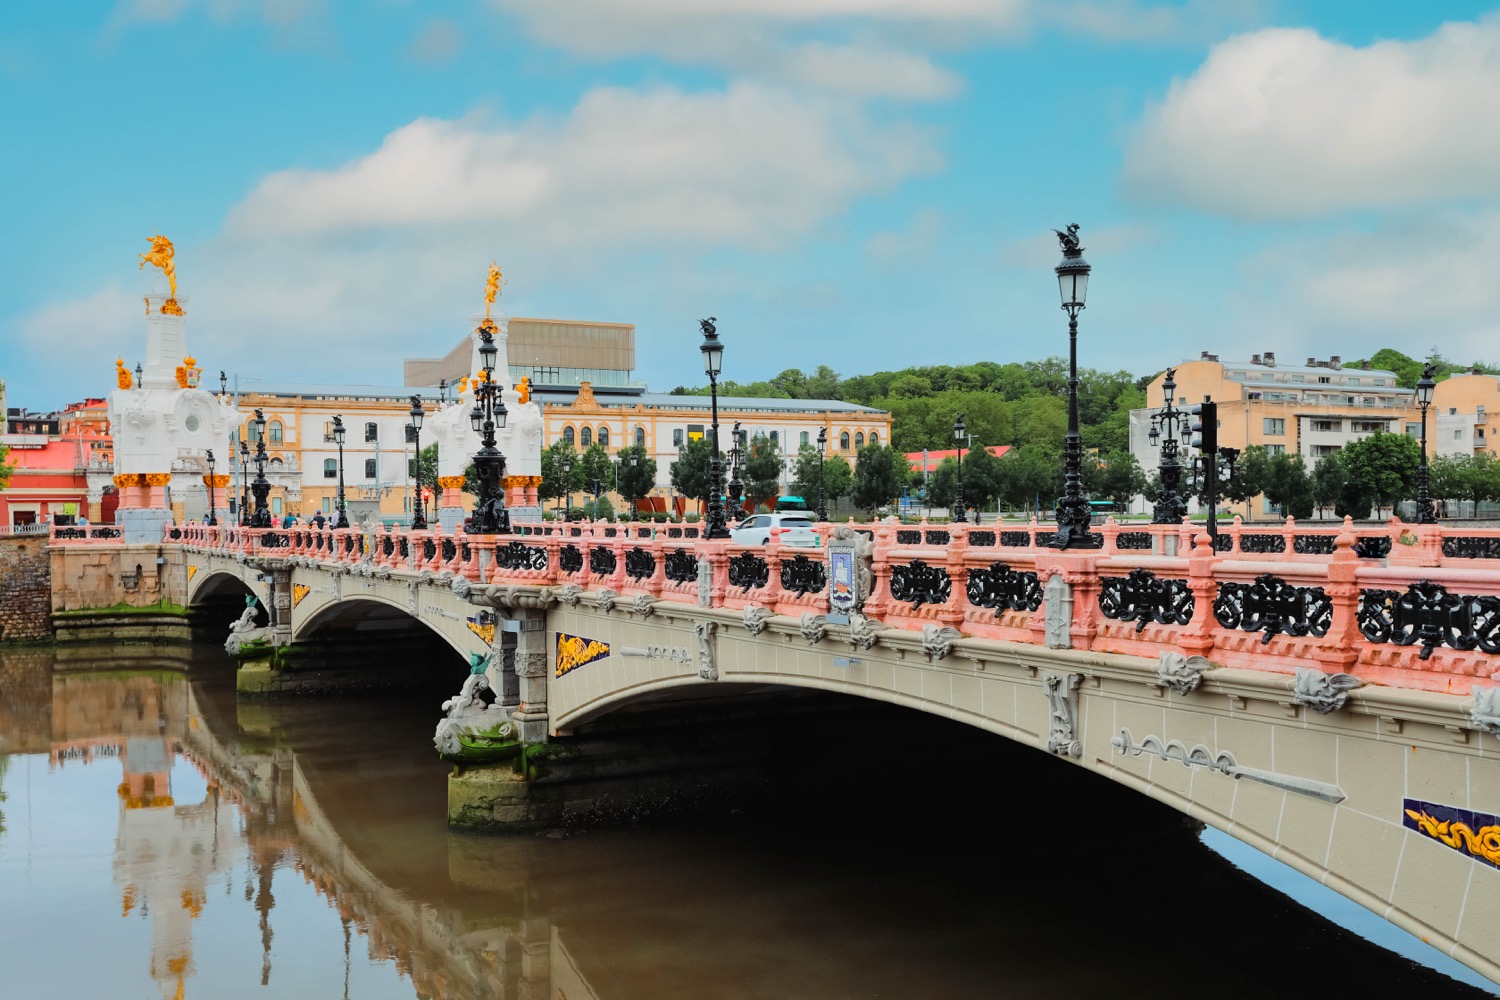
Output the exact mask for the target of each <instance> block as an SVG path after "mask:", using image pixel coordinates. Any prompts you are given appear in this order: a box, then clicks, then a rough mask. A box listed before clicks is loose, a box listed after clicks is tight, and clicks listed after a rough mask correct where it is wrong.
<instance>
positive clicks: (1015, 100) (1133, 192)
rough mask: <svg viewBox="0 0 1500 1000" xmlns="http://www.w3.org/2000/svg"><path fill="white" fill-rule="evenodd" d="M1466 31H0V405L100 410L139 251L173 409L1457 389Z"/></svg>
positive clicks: (1477, 66)
mask: <svg viewBox="0 0 1500 1000" xmlns="http://www.w3.org/2000/svg"><path fill="white" fill-rule="evenodd" d="M1496 93H1500V10H1497V9H1494V8H1491V7H1489V6H1488V5H1485V4H1479V3H1466V2H1463V0H1446V2H1444V3H1441V4H1417V3H1411V2H1399V3H1398V2H1385V0H1363V2H1353V0H1350V2H1342V0H1201V2H1200V0H1186V2H1160V3H1154V2H1152V0H427V2H418V0H358V2H355V0H348V2H344V0H69V2H67V3H46V4H39V3H31V4H21V3H12V4H7V5H6V9H5V11H4V13H3V14H0V128H3V132H0V135H3V138H0V218H3V220H4V226H5V230H6V233H7V237H8V244H9V245H8V250H7V252H6V253H5V254H4V256H3V258H0V259H3V262H4V265H5V266H4V268H3V270H0V379H4V380H5V381H6V383H7V387H8V392H9V402H10V405H12V406H17V405H20V406H27V407H30V408H33V409H50V408H53V407H57V406H61V405H63V404H64V403H66V402H69V401H72V400H75V399H79V398H82V397H84V396H87V395H98V394H102V393H104V392H106V391H107V390H108V389H109V388H110V387H111V386H112V383H113V374H114V361H115V358H116V357H121V358H123V359H124V360H125V361H126V363H127V365H128V366H130V367H133V366H134V363H135V362H136V361H138V360H140V358H141V356H142V355H143V353H144V349H145V321H144V307H143V305H142V299H141V297H142V296H143V295H144V294H146V293H148V292H155V291H164V290H165V282H164V280H163V279H162V278H161V275H160V272H158V271H156V270H154V269H152V268H150V267H148V268H146V269H145V270H140V269H139V268H138V267H137V255H138V254H140V253H142V252H144V251H145V250H146V249H147V248H148V243H147V237H148V236H151V235H152V234H155V233H162V234H164V235H166V236H168V237H170V238H171V239H172V241H173V242H174V244H175V245H176V266H177V276H178V285H179V299H181V300H182V301H183V302H184V305H185V308H186V311H187V322H188V344H189V347H190V349H191V350H192V352H193V353H194V355H195V356H196V357H197V359H198V361H199V363H200V364H201V365H202V366H203V367H204V368H205V369H206V370H207V371H208V372H209V373H210V375H211V380H215V379H212V376H213V375H214V374H216V372H217V370H219V369H225V370H227V371H228V372H229V373H230V374H231V376H233V375H236V374H238V375H240V376H241V377H245V378H258V379H285V380H295V381H310V380H319V381H323V380H327V381H336V382H351V383H378V384H396V383H399V381H400V380H401V359H402V358H404V357H410V356H423V357H432V356H441V355H442V354H444V353H445V352H446V351H447V350H448V349H449V348H450V347H452V346H453V345H454V344H455V343H457V342H458V341H459V339H460V338H462V337H463V336H464V335H466V333H467V332H468V331H469V329H470V328H471V327H472V322H471V321H472V319H473V317H474V316H475V315H477V314H478V313H480V312H481V311H482V309H483V305H484V304H483V291H484V281H485V274H486V269H487V267H488V265H489V263H490V262H491V261H492V260H493V261H497V262H498V263H499V264H500V266H501V267H502V268H503V269H504V272H505V279H506V285H505V288H504V292H503V296H502V298H501V300H500V302H499V308H500V309H501V310H503V311H504V312H505V313H506V314H508V315H514V316H532V317H547V318H557V319H573V320H594V321H603V322H626V323H634V324H636V347H637V377H638V378H640V379H643V380H645V381H646V382H647V383H648V384H649V385H650V386H651V387H652V388H653V389H661V390H665V389H670V388H671V387H673V386H675V385H678V384H686V385H703V384H704V383H705V382H706V379H705V378H704V376H703V373H702V369H701V366H700V354H699V351H698V345H699V343H700V342H701V336H700V333H699V329H698V320H699V319H700V318H702V317H705V316H715V317H717V319H718V329H719V332H720V335H721V337H722V340H723V342H724V344H725V353H724V375H723V377H724V378H726V379H733V380H735V381H739V382H750V381H755V380H759V379H765V378H769V377H771V376H773V375H775V374H776V373H778V372H780V371H782V370H783V369H785V368H790V367H799V368H802V369H804V370H806V371H811V370H812V369H814V368H815V367H816V366H818V365H820V364H826V365H829V366H831V367H832V368H834V369H835V370H836V371H838V372H840V373H842V374H844V375H846V376H847V375H855V374H863V373H868V372H872V371H877V370H884V369H899V368H904V367H908V366H911V365H922V364H963V363H970V362H974V361H982V360H989V361H997V362H1001V363H1004V362H1010V361H1027V360H1039V359H1042V358H1045V357H1048V356H1058V355H1066V353H1067V325H1066V317H1065V316H1064V314H1063V313H1062V311H1061V310H1060V308H1059V303H1058V298H1057V285H1056V281H1055V279H1054V277H1053V275H1052V268H1053V267H1054V266H1055V265H1056V263H1057V261H1058V259H1059V253H1058V244H1057V239H1056V237H1055V236H1054V235H1053V233H1052V230H1053V229H1062V228H1064V227H1065V226H1067V225H1068V224H1069V223H1078V224H1079V225H1080V227H1081V231H1080V234H1081V236H1082V240H1083V244H1084V246H1085V248H1086V250H1085V256H1086V257H1087V259H1088V260H1089V262H1090V263H1091V264H1092V265H1093V267H1094V273H1093V277H1092V281H1091V284H1090V293H1089V300H1088V308H1087V310H1086V311H1085V312H1084V314H1083V315H1082V317H1081V319H1080V333H1079V363H1080V365H1082V366H1084V367H1091V368H1098V369H1106V370H1116V369H1125V370H1128V371H1131V372H1133V373H1135V374H1137V375H1144V374H1152V373H1155V372H1157V371H1159V370H1161V369H1162V368H1164V367H1166V366H1168V365H1170V364H1173V363H1175V362H1177V361H1180V360H1183V359H1185V358H1190V357H1192V358H1196V357H1198V356H1199V353H1200V352H1202V351H1210V352H1212V353H1215V354H1219V355H1221V356H1222V357H1224V358H1225V359H1226V360H1228V359H1244V358H1246V357H1248V355H1249V354H1251V353H1252V352H1253V353H1263V352H1265V351H1268V350H1269V351H1274V352H1278V354H1279V356H1280V357H1282V358H1286V359H1291V360H1294V361H1297V362H1299V363H1300V362H1301V361H1303V360H1304V359H1305V358H1307V357H1311V356H1316V357H1319V358H1326V357H1328V356H1329V355H1332V354H1337V355H1340V356H1342V357H1343V358H1344V359H1346V360H1348V359H1352V358H1358V357H1364V356H1368V355H1369V354H1371V353H1373V352H1374V351H1375V350H1377V349H1379V348H1380V347H1383V346H1390V347H1395V348H1397V349H1398V350H1401V351H1404V352H1405V353H1407V354H1410V355H1413V356H1425V355H1426V354H1428V353H1429V352H1430V351H1431V350H1433V349H1434V348H1436V349H1437V350H1439V351H1440V352H1441V353H1443V354H1444V355H1445V356H1447V357H1448V358H1449V359H1451V360H1454V361H1458V362H1463V363H1468V362H1472V361H1486V362H1491V363H1493V362H1495V361H1497V360H1500V350H1497V349H1496V348H1495V346H1494V345H1495V343H1496V340H1495V334H1496V333H1497V332H1500V323H1497V320H1496V316H1497V315H1500V312H1497V307H1500V282H1497V281H1495V280H1494V279H1493V275H1494V274H1495V273H1496V271H1497V270H1500V170H1497V169H1496V166H1497V164H1500V101H1496V100H1495V99H1494V95H1495V94H1496Z"/></svg>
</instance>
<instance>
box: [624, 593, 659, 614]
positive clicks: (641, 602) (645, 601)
mask: <svg viewBox="0 0 1500 1000" xmlns="http://www.w3.org/2000/svg"><path fill="white" fill-rule="evenodd" d="M630 610H631V611H633V612H635V613H636V614H638V615H640V616H641V617H642V618H650V617H651V612H653V611H655V610H656V601H655V600H653V599H652V597H651V595H650V594H636V595H635V597H633V598H632V599H631V601H630Z"/></svg>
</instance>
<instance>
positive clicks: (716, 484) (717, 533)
mask: <svg viewBox="0 0 1500 1000" xmlns="http://www.w3.org/2000/svg"><path fill="white" fill-rule="evenodd" d="M717 322H718V320H717V319H716V318H715V317H713V316H710V317H708V319H701V320H699V321H698V327H699V328H700V329H701V330H702V331H703V343H702V344H701V345H699V347H698V350H700V351H702V352H703V371H704V373H705V374H706V375H707V376H708V393H709V407H710V413H711V416H712V418H713V419H712V421H711V422H712V425H713V435H714V439H713V444H714V450H713V454H712V455H710V456H709V459H708V480H709V488H710V489H711V490H712V493H710V495H709V498H708V531H707V532H706V533H705V534H704V536H703V537H704V538H708V539H715V538H728V537H729V526H728V525H727V524H726V523H725V521H724V466H723V464H722V463H721V462H720V461H719V372H721V371H723V370H724V345H723V344H721V343H719V331H718V327H716V326H715V325H714V324H715V323H717Z"/></svg>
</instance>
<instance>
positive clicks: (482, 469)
mask: <svg viewBox="0 0 1500 1000" xmlns="http://www.w3.org/2000/svg"><path fill="white" fill-rule="evenodd" d="M499 355H500V348H498V347H496V346H495V328H494V326H493V325H492V324H488V323H486V324H484V325H483V326H481V327H480V328H479V361H480V364H481V365H482V366H483V371H482V372H481V373H480V380H479V385H478V386H476V387H475V389H474V407H473V409H471V410H470V411H469V426H470V427H471V428H473V430H475V431H476V432H477V433H478V434H479V435H480V438H479V450H478V451H476V452H475V453H474V478H475V479H476V480H477V481H478V485H479V501H478V503H476V504H475V505H474V513H472V514H470V515H469V518H468V520H467V521H466V522H465V523H464V530H465V531H468V532H469V533H470V534H471V535H504V534H509V533H510V511H508V510H506V509H505V485H504V484H505V456H504V455H503V454H501V452H500V449H499V448H497V447H496V446H495V443H496V438H495V431H496V430H503V429H504V428H505V419H506V416H507V413H508V411H507V410H506V408H505V400H504V399H503V398H502V397H501V395H500V385H499V383H497V382H496V381H495V361H496V359H497V358H498V357H499Z"/></svg>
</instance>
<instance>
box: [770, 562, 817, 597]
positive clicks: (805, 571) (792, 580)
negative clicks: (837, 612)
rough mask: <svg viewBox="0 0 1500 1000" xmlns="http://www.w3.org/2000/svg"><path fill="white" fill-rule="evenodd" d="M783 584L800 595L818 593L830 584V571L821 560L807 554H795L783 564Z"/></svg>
mask: <svg viewBox="0 0 1500 1000" xmlns="http://www.w3.org/2000/svg"><path fill="white" fill-rule="evenodd" d="M781 586H782V587H783V588H785V589H786V590H790V591H794V592H795V593H796V594H797V596H799V597H800V596H802V595H803V594H812V593H818V592H820V591H821V590H823V588H824V587H827V586H828V573H827V571H826V570H825V569H824V568H823V564H822V563H820V562H815V561H813V560H812V559H809V558H807V556H802V555H798V556H793V557H792V558H790V559H788V560H785V561H784V562H782V564H781Z"/></svg>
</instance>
